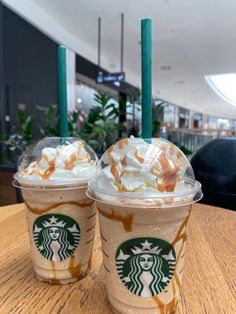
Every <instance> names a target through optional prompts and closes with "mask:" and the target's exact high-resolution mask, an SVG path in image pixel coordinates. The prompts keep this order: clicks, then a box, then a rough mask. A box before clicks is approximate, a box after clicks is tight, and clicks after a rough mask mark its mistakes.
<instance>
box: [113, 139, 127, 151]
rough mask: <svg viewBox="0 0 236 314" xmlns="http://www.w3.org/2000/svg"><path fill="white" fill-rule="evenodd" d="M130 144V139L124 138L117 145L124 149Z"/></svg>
mask: <svg viewBox="0 0 236 314" xmlns="http://www.w3.org/2000/svg"><path fill="white" fill-rule="evenodd" d="M128 144H129V139H128V138H124V139H123V140H120V141H119V142H118V143H117V144H116V145H117V146H118V147H119V148H120V149H122V148H123V147H125V146H126V145H128Z"/></svg>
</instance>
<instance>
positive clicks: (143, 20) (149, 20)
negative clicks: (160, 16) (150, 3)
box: [141, 17, 152, 23]
mask: <svg viewBox="0 0 236 314" xmlns="http://www.w3.org/2000/svg"><path fill="white" fill-rule="evenodd" d="M141 22H142V23H144V22H152V19H151V18H149V17H147V18H143V19H141Z"/></svg>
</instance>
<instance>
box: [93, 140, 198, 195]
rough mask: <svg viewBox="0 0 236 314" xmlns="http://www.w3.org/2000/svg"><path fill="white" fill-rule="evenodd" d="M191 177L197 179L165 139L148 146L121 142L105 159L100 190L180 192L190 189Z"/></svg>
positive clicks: (101, 168) (103, 160)
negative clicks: (189, 178)
mask: <svg viewBox="0 0 236 314" xmlns="http://www.w3.org/2000/svg"><path fill="white" fill-rule="evenodd" d="M187 169H188V170H187ZM186 174H187V175H186ZM188 175H190V177H192V178H193V179H194V174H193V172H192V168H191V166H190V164H189V161H188V160H187V158H186V157H185V155H184V154H183V153H182V152H181V151H180V150H179V149H178V148H177V147H176V146H175V145H174V144H172V143H170V142H168V141H166V140H164V139H153V140H152V142H151V143H148V142H146V141H144V140H143V139H137V138H132V137H131V138H129V139H124V140H121V141H119V142H117V143H116V144H114V145H113V146H111V147H110V148H109V149H108V150H107V151H106V152H105V153H104V155H103V156H102V158H101V161H100V171H99V174H98V176H97V179H96V180H97V182H96V187H97V188H96V190H97V191H100V192H102V191H108V192H130V193H159V194H163V193H166V192H177V191H182V190H186V189H188V188H189V186H188V182H187V181H186V177H187V176H188Z"/></svg>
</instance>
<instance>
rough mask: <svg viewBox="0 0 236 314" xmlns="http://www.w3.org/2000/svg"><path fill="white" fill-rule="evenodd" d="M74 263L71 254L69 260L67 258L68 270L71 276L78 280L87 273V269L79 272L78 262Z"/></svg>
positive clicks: (79, 265)
mask: <svg viewBox="0 0 236 314" xmlns="http://www.w3.org/2000/svg"><path fill="white" fill-rule="evenodd" d="M74 263H75V257H74V255H71V257H70V260H69V267H68V271H69V273H70V275H71V277H72V278H76V279H77V280H80V279H82V278H84V277H85V276H86V275H87V271H86V272H84V273H82V274H81V264H80V263H79V264H78V265H76V266H75V265H74Z"/></svg>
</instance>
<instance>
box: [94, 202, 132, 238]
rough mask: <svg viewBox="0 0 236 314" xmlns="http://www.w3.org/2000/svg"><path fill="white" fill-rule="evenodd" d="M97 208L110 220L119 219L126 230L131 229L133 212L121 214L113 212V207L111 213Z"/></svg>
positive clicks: (129, 230)
mask: <svg viewBox="0 0 236 314" xmlns="http://www.w3.org/2000/svg"><path fill="white" fill-rule="evenodd" d="M97 209H98V211H99V213H100V214H101V215H102V216H104V217H106V218H108V219H110V220H116V221H120V222H121V223H122V224H123V227H124V230H125V231H126V232H131V231H132V223H133V219H134V214H128V213H127V214H126V215H125V216H122V215H120V214H119V213H117V212H115V210H114V209H113V208H112V209H111V213H107V212H105V211H103V210H102V209H101V208H99V207H98V208H97Z"/></svg>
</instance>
